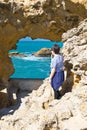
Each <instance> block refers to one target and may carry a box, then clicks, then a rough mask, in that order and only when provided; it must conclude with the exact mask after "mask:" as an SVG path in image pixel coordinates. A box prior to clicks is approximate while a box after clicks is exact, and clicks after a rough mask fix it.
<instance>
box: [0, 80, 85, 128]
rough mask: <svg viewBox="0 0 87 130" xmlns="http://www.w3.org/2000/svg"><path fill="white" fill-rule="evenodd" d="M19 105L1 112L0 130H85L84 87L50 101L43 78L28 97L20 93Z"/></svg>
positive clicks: (50, 97)
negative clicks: (37, 87)
mask: <svg viewBox="0 0 87 130" xmlns="http://www.w3.org/2000/svg"><path fill="white" fill-rule="evenodd" d="M19 97H21V98H19V102H18V104H17V105H15V106H12V107H10V108H5V109H2V110H0V116H1V120H0V130H15V129H17V130H31V129H32V130H66V129H68V130H81V129H83V130H85V129H87V112H86V111H87V86H82V87H80V88H78V89H76V90H73V91H72V93H71V92H70V93H67V94H65V95H64V96H63V97H62V98H61V99H60V100H53V90H52V88H51V86H50V84H49V82H48V79H46V80H45V81H44V82H43V84H42V85H41V86H40V87H39V89H38V90H34V91H33V92H32V93H31V94H29V93H27V92H23V91H21V92H20V93H19Z"/></svg>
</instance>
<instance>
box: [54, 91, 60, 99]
mask: <svg viewBox="0 0 87 130" xmlns="http://www.w3.org/2000/svg"><path fill="white" fill-rule="evenodd" d="M60 97H61V95H60V92H59V91H56V90H54V99H60Z"/></svg>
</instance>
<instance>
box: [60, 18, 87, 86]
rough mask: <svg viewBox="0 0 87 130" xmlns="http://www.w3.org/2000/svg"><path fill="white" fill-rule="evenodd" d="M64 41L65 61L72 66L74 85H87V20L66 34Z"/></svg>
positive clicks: (63, 36) (63, 37)
mask: <svg viewBox="0 0 87 130" xmlns="http://www.w3.org/2000/svg"><path fill="white" fill-rule="evenodd" d="M62 40H63V41H64V47H63V54H64V60H65V61H67V62H68V63H70V64H72V68H71V71H72V72H73V73H74V85H75V86H77V84H78V86H81V85H82V84H83V85H87V19H85V20H84V21H83V22H81V23H80V24H79V26H78V27H77V28H73V29H71V30H69V31H67V33H64V34H63V35H62ZM68 68H69V67H68ZM75 86H74V87H75Z"/></svg>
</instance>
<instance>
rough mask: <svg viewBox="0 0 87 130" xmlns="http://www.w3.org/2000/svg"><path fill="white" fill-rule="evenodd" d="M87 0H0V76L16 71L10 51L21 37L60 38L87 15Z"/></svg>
mask: <svg viewBox="0 0 87 130" xmlns="http://www.w3.org/2000/svg"><path fill="white" fill-rule="evenodd" d="M83 1H84V3H83V2H81V1H79V3H80V4H79V3H78V4H76V3H74V2H72V1H71V0H58V1H57V0H41V1H40V0H15V1H13V0H0V78H4V79H6V80H7V79H8V78H9V76H10V75H11V74H12V73H13V71H14V70H13V66H12V63H11V59H10V58H8V51H9V50H10V49H12V48H15V44H16V42H17V41H18V40H19V39H20V38H23V37H25V36H30V37H32V38H38V37H39V38H45V39H50V40H53V41H60V40H61V35H62V34H63V32H66V31H67V30H68V29H71V28H72V27H74V26H77V25H78V23H79V22H80V21H81V20H83V19H84V18H86V17H87V10H86V8H85V0H83ZM75 2H76V1H75Z"/></svg>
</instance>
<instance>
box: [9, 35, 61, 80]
mask: <svg viewBox="0 0 87 130" xmlns="http://www.w3.org/2000/svg"><path fill="white" fill-rule="evenodd" d="M55 43H56V44H59V46H60V47H62V46H63V43H62V42H52V41H50V40H46V39H35V40H32V39H31V38H29V37H26V38H23V39H20V40H19V41H18V42H17V44H16V45H17V49H16V50H10V52H15V51H16V52H19V53H23V54H25V56H26V57H18V56H12V57H11V59H12V63H13V66H14V69H15V72H14V74H13V75H11V78H31V79H32V78H35V79H38V78H40V79H44V78H46V77H48V76H49V73H50V61H51V58H50V57H35V56H33V55H32V53H35V52H37V51H38V50H40V49H41V48H51V47H52V45H53V44H55Z"/></svg>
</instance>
